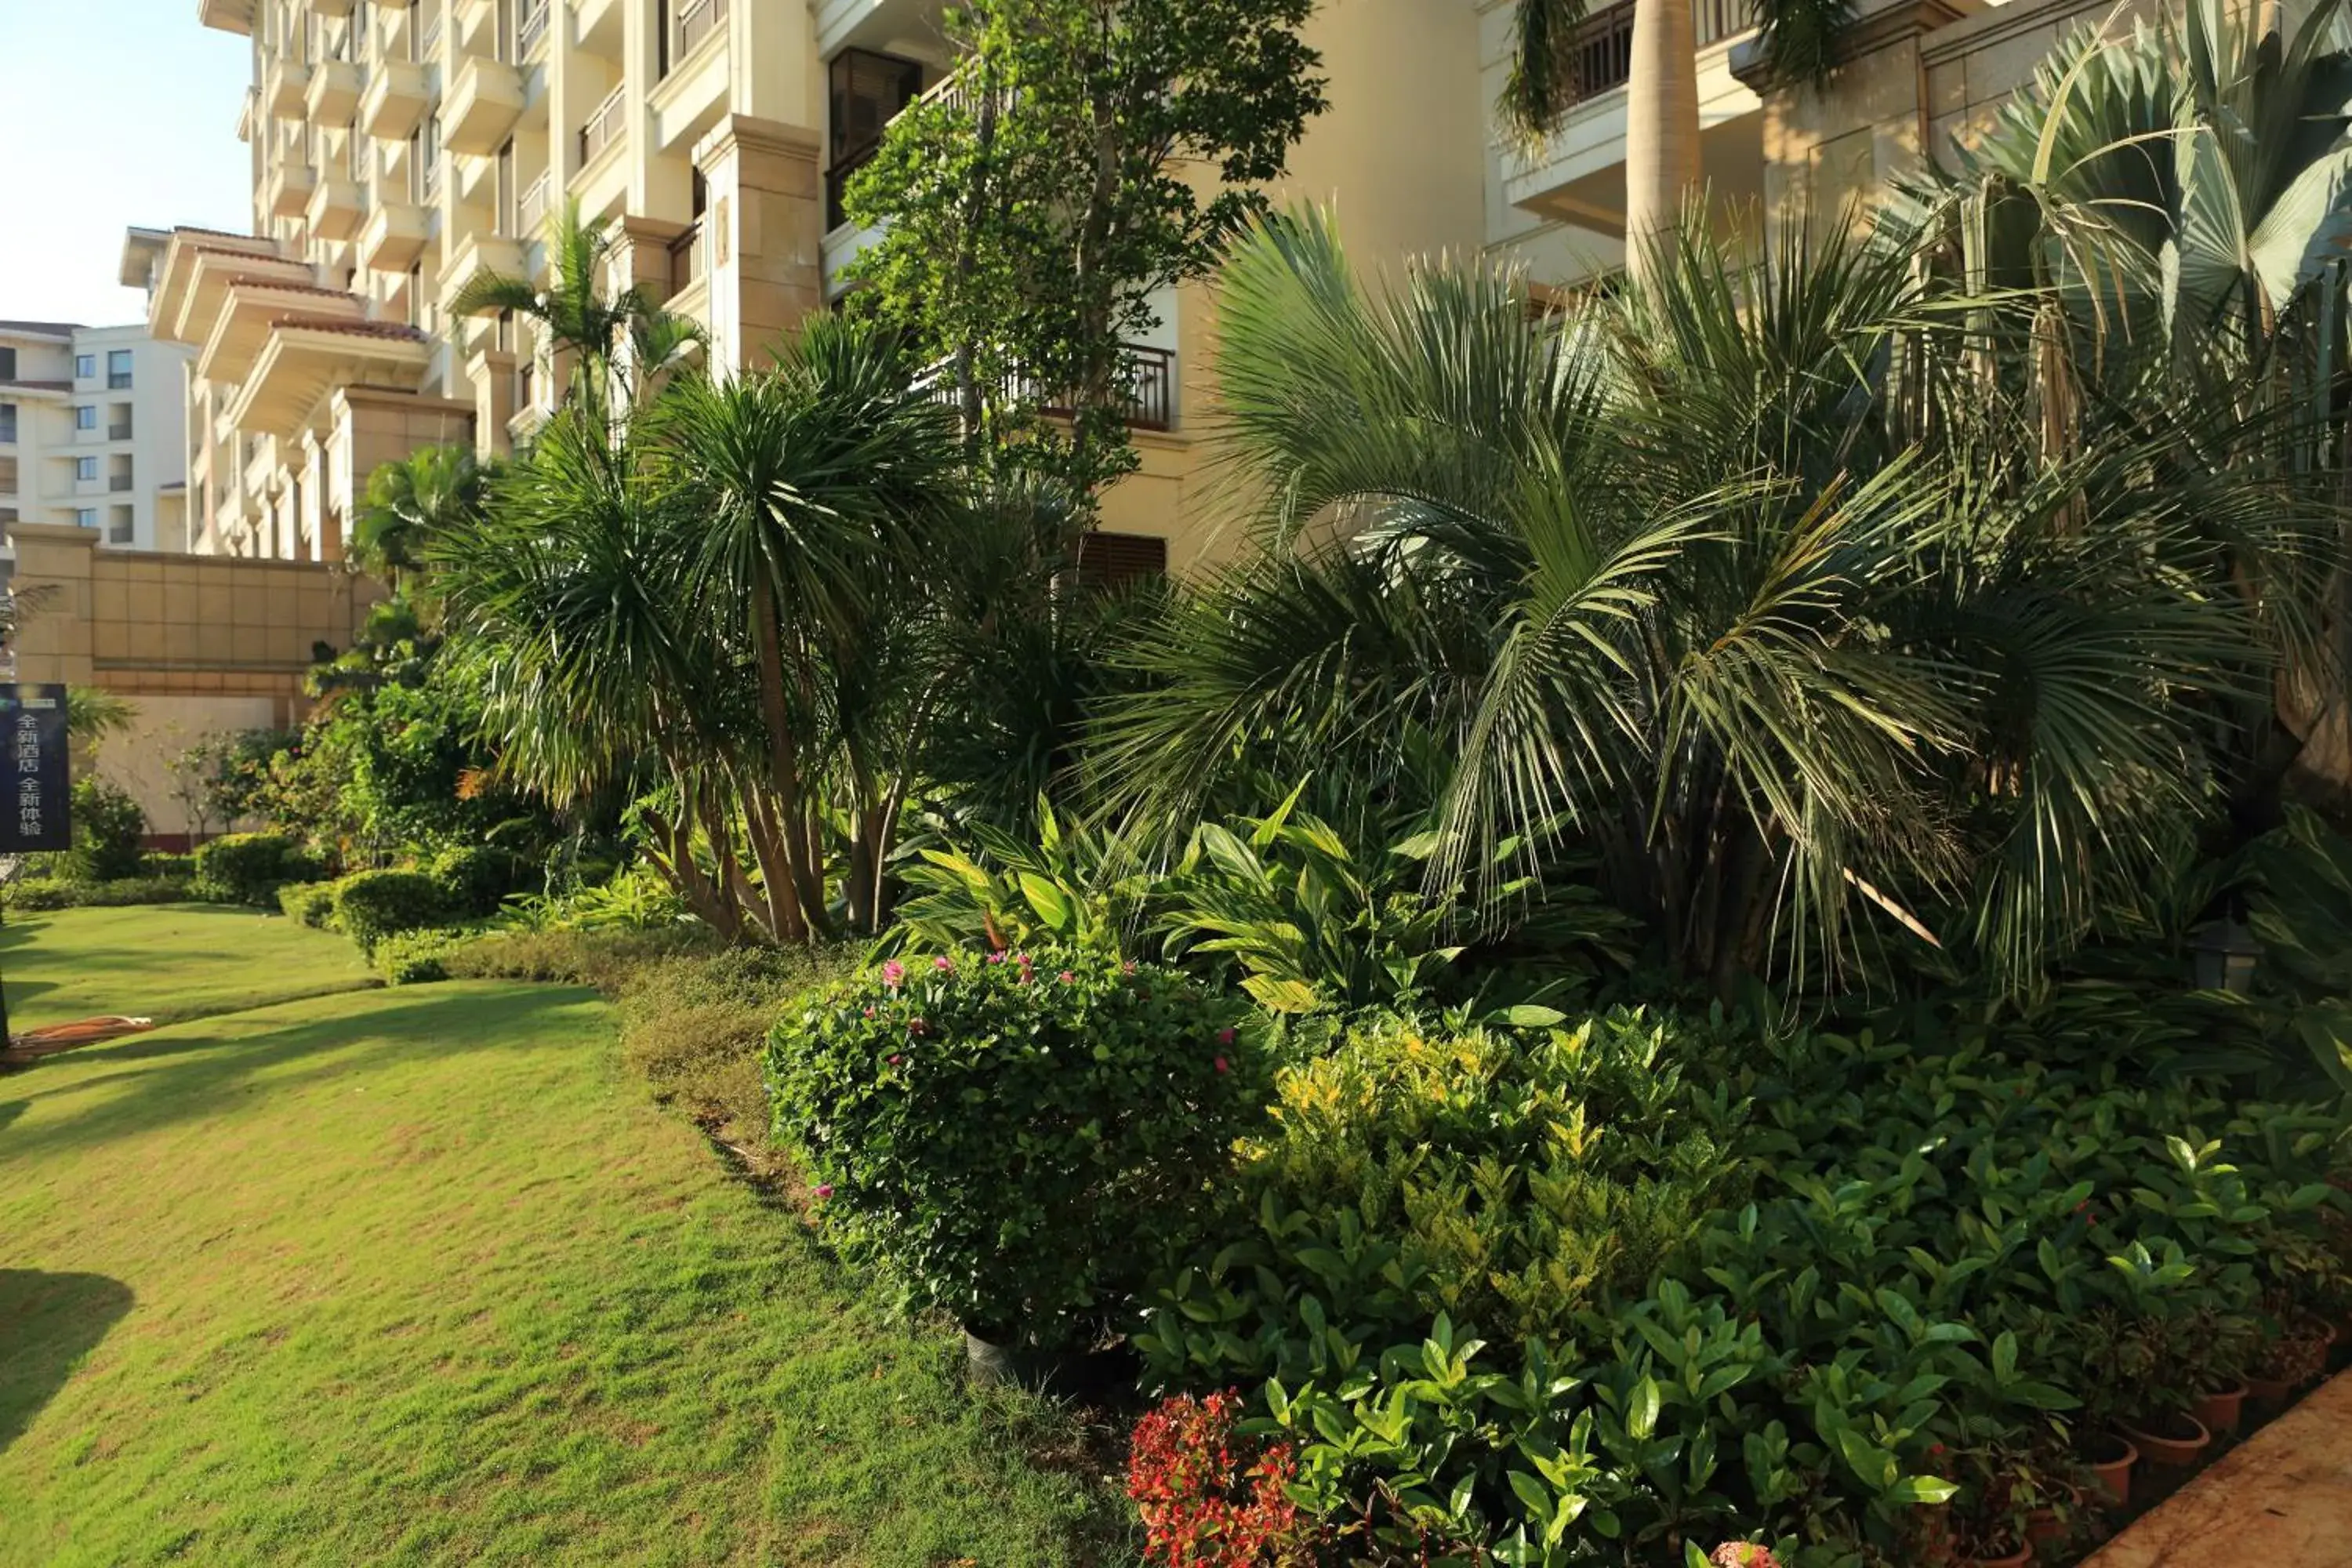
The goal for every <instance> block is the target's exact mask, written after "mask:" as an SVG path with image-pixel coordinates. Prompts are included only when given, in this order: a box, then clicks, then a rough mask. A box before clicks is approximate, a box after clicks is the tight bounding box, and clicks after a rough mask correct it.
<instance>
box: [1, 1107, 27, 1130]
mask: <svg viewBox="0 0 2352 1568" xmlns="http://www.w3.org/2000/svg"><path fill="white" fill-rule="evenodd" d="M32 1103H33V1102H32V1101H31V1100H0V1132H5V1131H8V1123H10V1122H11V1121H16V1118H18V1117H19V1116H22V1115H24V1114H25V1111H26V1109H27V1108H29V1107H30V1106H31V1105H32Z"/></svg>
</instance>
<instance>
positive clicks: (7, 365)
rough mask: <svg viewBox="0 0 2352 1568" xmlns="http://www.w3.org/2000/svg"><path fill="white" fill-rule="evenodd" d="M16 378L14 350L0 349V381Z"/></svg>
mask: <svg viewBox="0 0 2352 1568" xmlns="http://www.w3.org/2000/svg"><path fill="white" fill-rule="evenodd" d="M14 380H16V350H15V349H0V381H14Z"/></svg>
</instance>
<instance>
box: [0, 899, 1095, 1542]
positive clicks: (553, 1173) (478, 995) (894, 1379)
mask: <svg viewBox="0 0 2352 1568" xmlns="http://www.w3.org/2000/svg"><path fill="white" fill-rule="evenodd" d="M125 912H129V911H116V910H70V911H64V912H61V913H59V914H58V915H55V916H50V917H44V918H43V920H42V921H41V922H40V923H39V925H38V926H37V927H33V928H30V930H29V941H27V939H26V934H25V933H20V934H19V936H18V937H17V938H16V943H17V945H16V946H13V947H11V948H10V949H9V950H8V952H7V956H6V962H7V963H8V965H9V967H10V970H11V973H16V972H19V971H20V970H21V969H23V968H24V967H25V965H26V962H27V960H29V959H31V958H32V957H33V955H35V954H37V953H39V952H41V951H42V950H43V949H47V957H46V960H45V961H44V962H46V963H47V964H48V966H49V968H50V970H51V972H52V973H60V974H62V973H66V972H77V971H75V963H76V962H77V961H76V959H75V958H74V957H73V956H71V955H72V954H74V953H76V952H80V951H83V950H84V949H85V944H90V945H101V946H103V948H104V950H105V951H106V952H113V951H114V950H113V947H112V943H113V942H115V941H116V940H117V938H118V936H119V934H120V932H119V931H118V930H117V929H116V928H115V927H114V926H113V925H112V924H111V921H112V920H113V918H114V917H117V916H118V915H120V914H121V913H125ZM247 919H248V920H256V919H257V917H247ZM218 929H220V930H222V931H224V932H228V931H234V930H242V929H250V927H231V926H228V925H223V926H221V927H219V928H218ZM262 929H265V930H266V929H268V928H267V927H263V928H262ZM221 951H222V953H223V955H224V956H223V962H224V963H227V962H230V960H229V959H228V957H227V955H229V954H233V953H234V952H236V949H235V947H234V946H232V945H226V944H225V946H224V948H223V949H222V950H221ZM110 962H112V961H110ZM168 962H170V963H173V964H175V965H176V964H178V963H184V957H181V956H175V957H173V958H171V959H169V960H168ZM119 973H120V975H121V977H122V978H124V979H127V980H137V979H138V978H140V974H141V972H140V969H139V966H138V965H137V964H136V963H133V962H131V959H129V958H128V957H124V958H122V959H121V968H120V970H119ZM315 973H316V977H317V978H320V979H322V980H323V979H324V978H326V977H327V976H328V975H330V974H331V973H341V971H340V970H338V969H336V968H335V966H334V965H333V964H331V963H326V962H325V961H323V960H321V962H320V963H319V964H318V965H316V966H315ZM274 978H275V979H276V980H277V981H278V983H282V984H294V983H299V980H300V979H301V978H302V974H301V973H299V972H298V971H297V970H296V969H295V967H294V966H292V965H291V964H288V965H286V966H285V972H284V973H280V974H278V975H277V976H275V977H274ZM246 983H247V984H260V983H261V982H260V979H259V978H258V977H255V976H248V977H247V982H246ZM222 984H223V985H224V986H226V984H227V983H226V981H224V982H223V983H222ZM62 988H63V987H62V986H61V987H60V989H62ZM49 994H52V995H54V994H57V993H55V992H52V993H49ZM105 1005H117V1004H116V999H115V998H114V997H113V996H112V995H111V994H110V995H109V997H108V998H107V1001H106V1004H105ZM141 1005H144V1006H146V1007H149V1008H154V1007H158V1006H160V1005H161V1004H160V1003H159V1002H157V1001H154V1000H147V1001H144V1002H143V1003H142V1004H141ZM76 1006H77V1007H79V1006H80V1004H76ZM0 1238H5V1249H0V1336H5V1338H0V1344H5V1352H0V1521H5V1526H4V1527H0V1564H7V1565H15V1564H26V1565H27V1568H30V1565H33V1564H39V1565H41V1568H58V1565H71V1564H81V1563H90V1564H96V1563H150V1562H158V1561H166V1560H169V1561H183V1562H199V1563H236V1564H247V1563H253V1564H268V1563H301V1564H317V1563H370V1564H387V1563H533V1564H540V1563H598V1564H603V1563H676V1564H681V1565H684V1564H693V1565H703V1564H731V1563H781V1564H809V1565H815V1564H826V1565H836V1564H837V1565H854V1564H908V1565H910V1568H911V1565H916V1564H921V1565H926V1568H928V1565H932V1564H944V1563H958V1562H969V1563H978V1564H986V1565H988V1568H998V1565H1006V1568H1012V1565H1022V1568H1027V1565H1030V1564H1055V1563H1072V1564H1076V1563H1097V1562H1108V1561H1118V1560H1119V1558H1120V1556H1121V1555H1122V1552H1121V1550H1120V1548H1119V1546H1118V1543H1116V1542H1114V1543H1113V1544H1112V1545H1111V1546H1109V1547H1108V1548H1106V1547H1102V1546H1099V1545H1088V1544H1087V1543H1086V1540H1087V1537H1086V1533H1085V1531H1086V1526H1087V1521H1089V1520H1090V1519H1092V1518H1095V1517H1097V1516H1098V1514H1099V1512H1100V1510H1099V1507H1098V1502H1097V1503H1095V1504H1090V1502H1089V1500H1090V1499H1093V1500H1099V1498H1100V1497H1101V1495H1102V1494H1101V1489H1100V1488H1099V1487H1094V1488H1088V1487H1087V1486H1085V1485H1083V1484H1081V1483H1080V1482H1079V1481H1078V1480H1076V1479H1070V1478H1066V1477H1061V1476H1055V1475H1050V1474H1045V1473H1041V1472H1039V1471H1038V1470H1035V1469H1033V1468H1031V1467H1030V1466H1029V1465H1028V1464H1027V1463H1026V1462H1025V1461H1024V1458H1022V1457H1021V1456H1022V1453H1023V1451H1024V1446H1025V1444H1026V1441H1027V1440H1028V1439H1032V1438H1034V1437H1035V1436H1038V1435H1039V1434H1040V1433H1041V1432H1043V1431H1044V1430H1045V1428H1044V1427H1043V1426H1024V1424H1027V1423H1039V1422H1042V1421H1043V1420H1044V1419H1045V1418H1044V1417H1042V1416H1041V1415H1039V1414H1038V1412H1037V1409H1036V1407H1035V1406H1034V1405H1025V1404H1022V1403H1019V1402H1013V1401H1008V1400H1005V1399H1002V1398H999V1399H995V1400H990V1401H983V1400H977V1399H975V1398H974V1397H973V1396H972V1395H971V1394H970V1393H968V1392H967V1391H966V1390H965V1389H964V1388H963V1387H962V1386H961V1382H960V1380H959V1378H958V1376H957V1373H956V1366H955V1363H956V1351H955V1348H954V1347H953V1346H952V1345H951V1344H950V1342H948V1341H947V1339H946V1337H945V1336H944V1335H940V1334H938V1333H926V1332H921V1331H915V1330H911V1329H909V1328H908V1327H907V1326H906V1325H904V1324H903V1323H900V1322H898V1321H895V1320H894V1319H892V1318H891V1317H890V1316H889V1315H888V1314H887V1313H886V1312H884V1311H882V1310H879V1308H878V1307H877V1305H876V1304H875V1303H874V1302H873V1301H872V1300H869V1299H867V1298H866V1296H865V1295H863V1294H862V1293H861V1290H860V1287H859V1282H858V1280H857V1279H856V1278H855V1277H854V1276H851V1275H849V1274H847V1273H846V1272H845V1271H843V1270H841V1269H839V1268H836V1267H835V1266H834V1265H833V1264H832V1263H831V1262H830V1261H829V1260H828V1259H827V1258H825V1257H824V1254H822V1253H821V1252H820V1251H819V1250H818V1249H817V1248H816V1247H814V1245H813V1244H812V1243H811V1242H810V1241H809V1240H808V1239H807V1238H806V1237H805V1233H804V1232H803V1230H802V1228H801V1227H800V1225H799V1222H798V1220H797V1217H796V1216H795V1215H792V1214H790V1213H787V1212H780V1211H778V1210H777V1209H774V1208H772V1207H770V1206H768V1205H765V1204H764V1203H763V1202H762V1200H761V1197H760V1195H759V1194H757V1193H756V1192H755V1191H754V1190H753V1189H751V1188H750V1187H747V1186H745V1185H744V1184H741V1183H740V1182H738V1181H736V1180H735V1179H734V1178H732V1177H730V1175H728V1174H727V1173H726V1172H725V1170H724V1168H723V1167H722V1166H721V1165H720V1163H719V1162H718V1161H717V1160H716V1159H715V1158H714V1157H713V1155H712V1154H711V1152H709V1149H708V1147H707V1146H706V1145H705V1144H704V1142H702V1141H701V1139H700V1138H699V1136H698V1134H697V1133H696V1132H695V1131H694V1130H693V1129H692V1128H691V1127H690V1126H689V1125H688V1124H687V1123H686V1122H685V1121H683V1120H682V1119H680V1118H677V1117H675V1116H671V1115H667V1114H665V1113H663V1112H661V1111H659V1110H656V1109H654V1108H653V1107H652V1106H651V1105H650V1103H649V1102H648V1100H647V1096H646V1091H645V1090H644V1089H643V1088H642V1087H641V1086H640V1085H639V1084H638V1082H637V1081H636V1080H635V1079H633V1078H629V1077H627V1076H625V1074H624V1073H623V1071H622V1069H621V1068H620V1067H619V1065H618V1060H617V1052H616V1048H615V1043H614V1028H613V1024H612V1019H611V1014H610V1012H609V1010H608V1009H607V1008H606V1006H605V1005H604V1004H603V1003H601V1002H599V1001H597V1000H596V999H594V997H593V995H592V994H589V993H586V992H583V991H579V990H568V989H559V988H554V987H530V986H520V985H510V984H497V983H466V984H450V985H442V986H432V987H421V988H415V989H406V990H398V991H372V992H365V993H359V994H342V995H334V996H328V997H324V998H318V999H312V1000H308V1001H303V1002H299V1003H295V1004H290V1005H282V1006H278V1007H273V1008H269V1009H266V1010H261V1011H254V1012H245V1013H239V1014H236V1015H232V1016H219V1017H215V1018H212V1019H210V1020H209V1021H206V1022H202V1023H194V1024H185V1025H181V1026H175V1027H173V1028H169V1029H165V1030H162V1031H159V1032H157V1033H155V1034H152V1035H147V1036H142V1037H138V1038H135V1039H131V1040H125V1041H121V1042H117V1043H115V1044H113V1045H110V1046H104V1047H95V1048H92V1049H89V1050H87V1051H83V1052H78V1053H75V1054H72V1055H68V1056H65V1057H60V1058H55V1059H53V1060H52V1061H50V1062H47V1063H45V1064H43V1065H41V1066H38V1067H37V1068H32V1069H30V1070H28V1071H25V1072H21V1073H16V1074H12V1075H9V1076H6V1077H0Z"/></svg>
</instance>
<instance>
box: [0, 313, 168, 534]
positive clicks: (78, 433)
mask: <svg viewBox="0 0 2352 1568" xmlns="http://www.w3.org/2000/svg"><path fill="white" fill-rule="evenodd" d="M189 357H190V355H189V353H188V351H187V349H185V348H184V347H183V346H182V345H180V344H178V343H172V342H158V341H156V340H155V339H154V338H152V337H151V336H150V335H149V334H148V331H147V329H146V328H145V327H143V326H131V327H83V326H77V325H74V324H72V323H71V322H66V321H0V525H5V524H10V523H17V522H30V523H50V524H60V525H65V526H69V527H78V528H84V529H88V530H89V531H92V532H94V533H95V534H96V535H97V536H98V539H99V542H100V544H102V545H104V546H107V547H110V548H114V549H122V550H166V551H179V550H185V549H186V548H187V486H186V480H187V450H186V442H185V440H184V436H183V430H184V420H185V418H186V413H187V373H186V366H187V363H188V360H189Z"/></svg>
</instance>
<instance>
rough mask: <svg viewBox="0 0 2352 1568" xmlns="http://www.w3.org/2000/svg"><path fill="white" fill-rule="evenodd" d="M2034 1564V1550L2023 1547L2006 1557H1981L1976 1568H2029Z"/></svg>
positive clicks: (2029, 1547)
mask: <svg viewBox="0 0 2352 1568" xmlns="http://www.w3.org/2000/svg"><path fill="white" fill-rule="evenodd" d="M2032 1562H2033V1548H2032V1546H2030V1545H2029V1546H2021V1547H2019V1548H2018V1549H2017V1550H2016V1551H2014V1552H2011V1553H2009V1555H2007V1556H2006V1557H1979V1558H1978V1559H1977V1560H1976V1563H1975V1565H1974V1568H2029V1565H2030V1564H2031V1563H2032Z"/></svg>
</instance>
